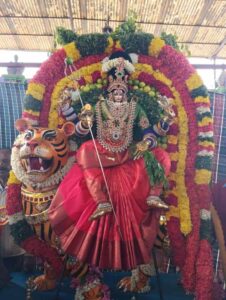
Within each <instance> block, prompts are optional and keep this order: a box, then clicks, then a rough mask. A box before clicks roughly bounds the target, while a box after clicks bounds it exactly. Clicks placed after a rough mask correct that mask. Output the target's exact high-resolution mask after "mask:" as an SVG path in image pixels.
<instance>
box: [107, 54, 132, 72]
mask: <svg viewBox="0 0 226 300" xmlns="http://www.w3.org/2000/svg"><path fill="white" fill-rule="evenodd" d="M121 60H122V58H121V57H119V58H114V59H108V60H107V61H105V62H104V61H103V62H102V71H103V72H105V73H107V72H109V71H110V70H111V69H113V68H116V67H118V66H119V65H120V63H121ZM124 68H125V69H126V71H127V72H128V73H129V74H131V73H133V72H134V71H135V68H134V66H133V64H131V62H129V61H128V60H124Z"/></svg>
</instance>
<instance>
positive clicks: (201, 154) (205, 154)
mask: <svg viewBox="0 0 226 300" xmlns="http://www.w3.org/2000/svg"><path fill="white" fill-rule="evenodd" d="M213 155H214V152H213V151H208V150H202V151H199V152H198V156H213Z"/></svg>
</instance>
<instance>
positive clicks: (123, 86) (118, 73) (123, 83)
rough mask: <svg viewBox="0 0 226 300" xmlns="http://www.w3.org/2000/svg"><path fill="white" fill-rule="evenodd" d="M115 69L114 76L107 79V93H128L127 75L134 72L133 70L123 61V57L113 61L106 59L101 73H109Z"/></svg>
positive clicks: (130, 65) (128, 63)
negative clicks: (120, 91)
mask: <svg viewBox="0 0 226 300" xmlns="http://www.w3.org/2000/svg"><path fill="white" fill-rule="evenodd" d="M112 69H115V72H114V76H112V75H110V76H109V77H108V80H109V85H108V89H107V91H108V92H109V93H111V92H112V91H114V90H118V89H119V90H122V91H123V92H124V93H127V92H128V86H127V85H128V75H127V74H126V72H127V73H128V74H131V73H132V72H134V70H135V68H134V66H133V64H132V63H131V62H129V61H128V60H125V59H124V58H123V57H118V58H114V59H107V60H105V61H104V62H103V64H102V71H103V72H109V71H111V70H112Z"/></svg>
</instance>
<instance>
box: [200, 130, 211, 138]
mask: <svg viewBox="0 0 226 300" xmlns="http://www.w3.org/2000/svg"><path fill="white" fill-rule="evenodd" d="M199 136H200V137H213V131H206V132H204V131H200V132H199Z"/></svg>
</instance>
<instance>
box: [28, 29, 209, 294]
mask: <svg viewBox="0 0 226 300" xmlns="http://www.w3.org/2000/svg"><path fill="white" fill-rule="evenodd" d="M134 34H136V33H134ZM140 37H141V35H140ZM144 37H145V36H144ZM85 38H87V41H88V40H90V38H91V37H89V39H88V37H85V36H84V37H83V39H82V42H85ZM98 38H99V37H98V36H97V37H96V40H95V41H96V43H97V42H98ZM132 38H133V36H132V33H131V36H130V39H132ZM145 38H146V39H145V43H144V44H142V43H140V44H142V47H144V45H145V47H146V48H145V49H144V48H141V46H140V45H137V49H138V51H137V53H136V54H133V58H134V59H133V62H134V65H133V64H131V63H130V62H128V61H124V63H125V68H126V70H127V71H128V73H129V74H130V78H129V79H130V80H129V81H128V83H129V89H130V90H129V93H130V94H134V95H138V96H139V98H140V99H141V100H140V104H141V106H142V101H143V103H145V105H144V106H145V107H144V108H145V109H146V110H147V112H148V118H149V121H150V124H152V122H154V123H155V122H157V121H158V119H157V118H155V114H154V113H152V112H151V109H152V107H153V106H154V105H153V103H155V101H156V102H157V94H158V93H159V94H160V95H162V96H166V97H167V98H171V99H172V108H173V110H174V112H175V119H174V123H173V125H172V126H171V127H170V131H169V133H168V135H167V137H166V140H165V141H164V147H165V148H166V150H167V152H168V153H169V155H170V157H171V172H170V175H169V189H168V190H167V191H166V193H165V197H166V201H167V203H168V204H169V206H170V210H169V212H168V213H167V218H168V223H167V226H168V231H169V235H170V239H171V244H172V249H173V258H174V261H175V263H176V264H177V265H178V266H180V268H181V270H183V272H182V273H183V285H184V287H185V289H186V290H187V291H188V292H191V293H196V294H197V295H200V293H201V294H202V297H203V298H202V299H210V298H209V295H210V289H211V287H210V279H211V276H212V275H211V274H212V273H211V270H212V261H211V260H208V259H209V257H210V243H209V241H208V240H207V239H206V238H205V236H206V235H205V236H204V237H202V238H200V235H199V233H200V230H201V227H202V220H201V218H200V211H201V210H202V209H207V211H208V210H209V203H210V194H209V192H208V184H209V181H210V178H211V169H210V166H211V160H212V158H213V153H214V142H213V120H212V117H211V112H210V101H209V98H208V92H207V90H206V88H205V87H204V86H203V83H202V80H201V78H200V77H199V76H198V74H197V72H196V71H195V69H194V68H193V67H192V66H191V65H190V64H189V62H188V61H187V59H186V58H185V57H184V56H183V55H182V54H181V53H180V52H179V51H178V50H175V49H174V48H173V47H172V46H170V45H169V44H168V42H167V39H165V40H163V39H161V38H154V37H151V36H148V37H147V36H146V37H145ZM105 40H106V45H105V48H104V50H103V53H102V54H101V53H100V49H99V50H98V51H99V52H97V51H96V50H95V49H93V48H92V47H91V46H90V47H89V44H87V43H86V51H80V50H81V49H80V48H79V47H80V46H79V44H77V45H78V46H76V43H75V42H73V43H70V44H68V45H66V46H64V48H63V49H61V50H58V51H56V52H55V53H54V54H53V55H52V56H51V58H50V59H49V60H48V61H47V62H46V63H44V64H43V65H42V68H41V69H40V71H39V72H38V74H37V75H36V76H35V77H34V78H33V80H32V81H31V83H30V84H29V88H28V92H27V96H26V99H27V100H26V105H25V110H24V116H26V117H27V118H30V119H32V120H34V121H35V122H39V124H40V125H42V126H51V127H57V126H58V124H59V119H58V100H59V98H60V95H61V93H62V91H63V90H64V89H66V88H67V87H68V86H69V85H70V83H71V82H72V81H74V80H77V82H78V89H79V91H80V94H81V96H82V99H83V100H85V102H86V101H90V100H91V101H92V103H91V104H92V105H95V103H96V101H98V97H99V96H100V94H104V93H105V92H106V72H108V71H109V70H110V69H111V68H113V67H116V66H118V64H119V63H120V61H119V60H118V59H113V60H109V59H108V58H106V56H107V55H110V54H111V53H112V52H113V51H114V50H115V49H118V48H121V45H120V42H119V41H118V40H113V39H112V37H111V36H108V37H106V38H105V37H103V36H102V38H101V41H105ZM80 44H81V42H80ZM83 44H84V43H83ZM99 44H100V43H99ZM130 44H131V43H130ZM130 44H128V45H130ZM123 46H124V47H125V48H126V46H127V44H126V41H125V45H124V44H123ZM177 48H178V47H177ZM78 49H80V50H78ZM141 49H142V51H141ZM132 51H133V50H132ZM81 53H88V54H86V55H82V54H81ZM147 53H148V55H147ZM67 57H70V58H72V60H73V64H72V65H71V69H69V67H68V72H67V73H66V74H65V58H67ZM104 58H106V59H105V61H103V59H104ZM101 62H102V66H101ZM32 84H33V85H32ZM43 91H44V92H43ZM89 103H90V102H89ZM150 103H151V105H150ZM74 105H75V106H74V107H75V108H76V112H79V110H80V106H79V101H76V103H75V104H74ZM153 111H155V112H156V115H158V117H159V114H158V113H157V111H158V109H156V110H155V109H154V110H153ZM153 119H154V121H153ZM62 122H63V121H62V120H61V123H62ZM204 191H206V192H205V197H203V192H204ZM197 272H199V275H200V274H201V273H203V272H204V273H205V272H206V274H208V276H207V277H208V278H204V277H202V276H199V275H198V273H197ZM197 275H198V276H197ZM204 286H205V288H203V287H204ZM200 299H201V298H200Z"/></svg>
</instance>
